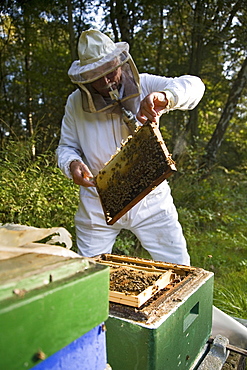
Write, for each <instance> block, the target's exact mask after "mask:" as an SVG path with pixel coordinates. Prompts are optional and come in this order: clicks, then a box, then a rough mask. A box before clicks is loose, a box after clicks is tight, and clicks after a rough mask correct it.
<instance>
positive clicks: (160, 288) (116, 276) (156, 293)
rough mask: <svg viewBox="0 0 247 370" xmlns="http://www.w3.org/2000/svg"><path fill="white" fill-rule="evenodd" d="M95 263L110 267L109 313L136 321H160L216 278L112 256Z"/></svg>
mask: <svg viewBox="0 0 247 370" xmlns="http://www.w3.org/2000/svg"><path fill="white" fill-rule="evenodd" d="M96 261H97V262H98V263H101V264H106V265H108V266H110V294H109V301H110V313H112V314H114V315H115V316H119V317H123V318H129V319H132V320H136V321H146V322H147V321H150V320H152V319H154V320H158V319H159V315H160V316H162V315H163V314H164V313H168V312H169V311H170V310H172V309H173V308H174V307H175V306H176V305H177V304H178V303H180V302H181V301H182V300H183V299H185V298H186V297H187V296H188V295H190V294H191V292H193V290H196V289H197V288H198V286H199V285H200V284H201V283H202V282H203V281H204V280H205V279H208V278H209V277H211V276H212V275H213V274H212V273H211V272H208V271H205V270H203V269H201V268H195V267H190V266H183V265H177V264H171V263H166V262H159V261H152V260H147V259H143V258H135V257H127V256H117V255H111V254H103V255H101V256H99V257H97V258H96ZM159 312H160V313H159Z"/></svg>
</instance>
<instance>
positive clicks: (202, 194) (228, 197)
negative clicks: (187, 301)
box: [0, 143, 247, 319]
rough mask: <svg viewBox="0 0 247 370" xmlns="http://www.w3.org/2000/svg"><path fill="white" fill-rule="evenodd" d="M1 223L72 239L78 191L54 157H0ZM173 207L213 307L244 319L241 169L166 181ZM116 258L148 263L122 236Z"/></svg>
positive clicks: (246, 246) (246, 257) (20, 152)
mask: <svg viewBox="0 0 247 370" xmlns="http://www.w3.org/2000/svg"><path fill="white" fill-rule="evenodd" d="M0 172H1V184H0V185H1V186H0V196H1V205H0V223H3V224H4V223H9V222H13V223H20V224H25V225H29V226H36V227H47V228H48V227H52V226H63V227H65V228H66V229H67V230H68V231H69V232H70V233H71V234H72V237H73V244H74V249H76V248H75V245H76V243H75V230H74V214H75V212H76V209H77V205H78V187H77V186H76V185H74V184H73V183H72V181H70V180H68V179H67V178H65V176H64V175H63V174H62V173H61V171H60V170H59V169H58V168H56V164H55V161H54V156H53V154H50V153H48V154H46V155H43V156H40V157H38V158H37V159H36V160H35V161H31V160H30V159H29V148H26V147H25V146H21V147H20V145H19V144H18V143H15V144H14V145H13V143H12V144H11V150H9V148H6V151H5V152H4V153H1V157H0ZM170 186H171V189H172V193H173V197H174V202H175V204H176V206H177V210H178V213H179V219H180V223H181V225H182V227H183V230H184V234H185V237H186V240H187V243H188V250H189V253H190V255H191V264H192V265H193V266H196V267H201V268H204V269H206V270H209V271H213V272H214V274H215V289H214V304H215V305H216V306H217V307H218V308H220V309H222V310H223V311H224V312H226V313H228V314H230V315H232V316H235V317H239V318H243V319H247V316H246V314H247V298H246V286H247V284H246V283H247V242H246V241H247V198H246V193H247V192H246V190H247V189H246V187H247V181H246V169H242V171H230V172H229V171H227V170H226V169H222V168H215V170H214V172H211V174H210V176H208V177H206V178H204V179H203V180H202V179H201V178H200V175H199V174H197V173H192V171H191V173H188V174H186V175H185V174H182V173H180V174H179V176H173V177H172V178H171V179H170ZM113 252H114V253H117V254H125V255H131V256H140V257H145V258H149V255H148V253H147V252H146V251H145V250H144V249H143V248H142V247H141V245H140V242H139V241H138V240H137V239H136V237H135V236H134V235H133V234H131V233H130V232H129V231H126V230H122V232H121V233H120V235H119V236H118V238H117V240H116V243H115V245H114V248H113Z"/></svg>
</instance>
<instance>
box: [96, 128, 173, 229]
mask: <svg viewBox="0 0 247 370" xmlns="http://www.w3.org/2000/svg"><path fill="white" fill-rule="evenodd" d="M173 171H176V167H175V162H174V161H173V160H172V159H171V155H170V154H169V152H168V150H167V147H166V145H165V143H164V141H163V139H162V135H161V133H160V131H159V129H158V126H157V124H155V123H148V124H145V125H144V126H141V127H140V128H139V129H138V130H137V131H136V133H135V134H134V135H133V136H131V137H129V139H128V140H127V141H126V143H124V144H123V145H122V147H121V149H120V150H119V151H118V152H117V153H116V154H115V155H114V156H113V157H112V159H111V160H110V161H109V162H108V163H107V164H106V165H105V167H104V168H103V169H102V170H101V171H100V172H99V174H98V175H97V176H96V178H95V182H96V187H97V190H98V193H99V197H100V200H101V204H102V207H103V211H104V214H105V218H106V222H107V224H109V225H112V224H114V223H115V222H116V221H117V220H118V219H119V218H120V217H122V216H123V215H124V214H125V213H126V212H127V211H128V210H130V209H131V208H132V207H133V206H134V205H135V204H137V203H138V202H139V201H140V200H141V199H142V198H144V197H145V196H146V195H147V194H148V193H149V192H150V191H152V190H153V189H154V188H155V187H156V186H157V185H159V184H160V183H161V182H162V181H164V180H165V179H166V178H168V177H169V176H170V175H171V174H172V172H173Z"/></svg>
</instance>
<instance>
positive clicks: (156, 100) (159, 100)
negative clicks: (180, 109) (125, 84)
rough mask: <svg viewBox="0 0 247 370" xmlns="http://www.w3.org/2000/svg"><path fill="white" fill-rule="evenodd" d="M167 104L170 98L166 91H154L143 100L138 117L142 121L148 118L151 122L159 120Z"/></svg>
mask: <svg viewBox="0 0 247 370" xmlns="http://www.w3.org/2000/svg"><path fill="white" fill-rule="evenodd" d="M167 104H168V100H167V98H166V94H165V93H164V92H153V93H151V94H149V95H147V96H146V97H145V98H144V99H143V100H142V101H141V104H140V109H139V112H138V113H137V115H136V118H137V119H138V121H140V122H141V123H145V121H146V120H147V119H149V120H150V121H151V122H157V120H158V117H159V116H160V115H161V114H162V111H163V110H164V109H165V108H166V106H167Z"/></svg>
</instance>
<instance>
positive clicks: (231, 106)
mask: <svg viewBox="0 0 247 370" xmlns="http://www.w3.org/2000/svg"><path fill="white" fill-rule="evenodd" d="M246 82H247V58H245V59H244V62H243V64H242V68H241V69H240V71H239V73H238V75H237V78H236V79H235V80H234V81H233V84H232V87H231V89H230V92H229V95H228V99H227V102H226V105H225V108H224V110H223V112H222V115H221V117H220V119H219V122H218V123H217V126H216V128H215V130H214V133H213V135H212V137H211V139H210V140H209V142H208V144H207V146H206V149H205V151H206V155H205V160H206V164H207V167H210V165H211V164H212V163H214V162H215V160H216V154H217V152H218V150H219V148H220V146H221V143H222V141H223V138H224V134H225V132H226V130H227V128H228V126H229V124H230V121H231V118H232V116H233V114H234V112H235V109H236V106H237V103H238V100H239V98H240V97H241V95H242V92H243V89H244V87H245V86H246Z"/></svg>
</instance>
